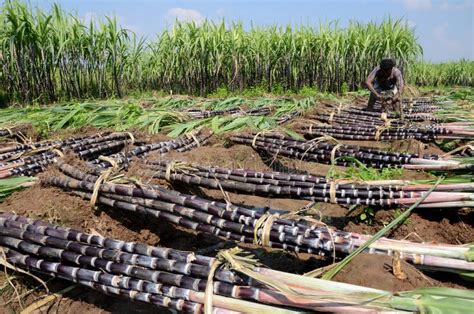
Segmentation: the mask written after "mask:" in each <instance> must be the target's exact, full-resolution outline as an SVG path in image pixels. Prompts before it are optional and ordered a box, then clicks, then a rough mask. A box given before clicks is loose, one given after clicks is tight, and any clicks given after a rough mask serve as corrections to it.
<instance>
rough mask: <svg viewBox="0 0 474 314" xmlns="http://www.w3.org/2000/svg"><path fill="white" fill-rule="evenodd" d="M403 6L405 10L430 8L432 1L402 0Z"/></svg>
mask: <svg viewBox="0 0 474 314" xmlns="http://www.w3.org/2000/svg"><path fill="white" fill-rule="evenodd" d="M403 7H404V8H405V9H407V10H424V9H431V8H432V7H433V3H432V2H431V0H403Z"/></svg>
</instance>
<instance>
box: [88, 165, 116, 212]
mask: <svg viewBox="0 0 474 314" xmlns="http://www.w3.org/2000/svg"><path fill="white" fill-rule="evenodd" d="M99 159H100V160H103V161H107V162H108V163H109V164H111V165H112V167H109V168H107V169H106V170H104V171H103V172H102V173H101V174H100V176H99V178H97V180H96V181H95V183H94V187H93V190H92V196H91V200H90V205H91V208H92V209H93V210H94V209H95V203H96V202H97V198H98V196H99V190H100V186H101V184H102V183H106V182H108V180H109V177H110V176H111V175H112V174H113V173H115V172H116V171H117V169H118V163H117V161H116V160H115V159H113V158H110V157H106V156H100V157H99Z"/></svg>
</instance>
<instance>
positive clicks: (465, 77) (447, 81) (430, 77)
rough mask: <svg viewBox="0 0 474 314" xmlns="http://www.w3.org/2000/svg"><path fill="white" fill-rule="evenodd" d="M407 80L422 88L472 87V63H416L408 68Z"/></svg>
mask: <svg viewBox="0 0 474 314" xmlns="http://www.w3.org/2000/svg"><path fill="white" fill-rule="evenodd" d="M408 80H409V81H410V82H411V83H412V84H416V85H424V86H443V85H460V86H474V61H472V60H471V61H469V60H460V61H456V62H446V63H439V64H434V63H428V62H417V63H415V64H413V65H412V66H411V67H410V72H409V76H408Z"/></svg>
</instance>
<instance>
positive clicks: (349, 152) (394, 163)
mask: <svg viewBox="0 0 474 314" xmlns="http://www.w3.org/2000/svg"><path fill="white" fill-rule="evenodd" d="M231 140H232V141H233V142H234V143H237V144H244V145H249V146H252V147H254V148H255V149H256V150H258V151H263V152H267V153H268V154H270V155H280V156H283V157H287V158H292V159H299V160H305V161H313V162H318V163H323V164H336V165H339V166H355V165H357V164H356V162H355V161H354V159H357V160H358V162H361V163H363V164H364V165H366V166H369V167H374V168H406V169H414V170H466V169H474V164H472V163H468V162H463V161H459V160H450V159H448V160H444V159H441V157H439V156H436V155H432V156H424V157H423V158H422V157H419V156H418V155H416V154H409V153H397V152H389V151H383V150H377V149H373V148H365V147H360V146H356V145H343V144H333V143H329V142H326V139H325V138H322V139H319V140H317V141H316V140H309V141H301V140H296V139H293V138H291V137H288V136H286V135H282V134H278V133H257V134H256V135H244V134H239V135H234V136H232V137H231Z"/></svg>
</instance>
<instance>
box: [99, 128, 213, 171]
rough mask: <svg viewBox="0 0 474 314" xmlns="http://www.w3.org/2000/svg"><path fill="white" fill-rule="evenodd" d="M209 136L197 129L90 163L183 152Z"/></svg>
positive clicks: (104, 165)
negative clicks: (150, 154) (174, 151)
mask: <svg viewBox="0 0 474 314" xmlns="http://www.w3.org/2000/svg"><path fill="white" fill-rule="evenodd" d="M211 136H212V132H209V133H204V132H201V130H197V131H196V132H193V133H189V134H185V135H183V136H181V137H179V138H176V139H173V140H169V141H163V142H158V143H152V144H145V145H141V146H138V147H136V148H134V149H132V150H130V151H128V152H120V153H117V154H113V155H110V156H108V157H109V158H108V160H109V161H107V160H103V159H101V158H97V159H94V160H92V161H91V162H90V164H92V165H94V166H95V167H97V168H107V167H110V166H111V164H110V159H113V160H114V161H115V162H116V164H117V165H124V164H127V163H129V162H130V161H131V160H132V159H133V158H134V157H138V158H144V157H146V156H147V155H148V154H149V153H151V152H154V153H157V154H161V155H162V154H166V153H167V152H169V151H171V150H176V151H178V152H185V151H188V150H191V149H193V148H195V147H198V146H200V145H202V144H204V143H206V142H207V141H208V140H209V139H210V138H211Z"/></svg>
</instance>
